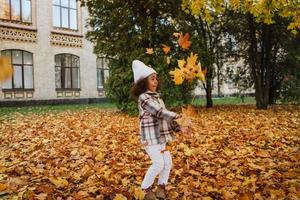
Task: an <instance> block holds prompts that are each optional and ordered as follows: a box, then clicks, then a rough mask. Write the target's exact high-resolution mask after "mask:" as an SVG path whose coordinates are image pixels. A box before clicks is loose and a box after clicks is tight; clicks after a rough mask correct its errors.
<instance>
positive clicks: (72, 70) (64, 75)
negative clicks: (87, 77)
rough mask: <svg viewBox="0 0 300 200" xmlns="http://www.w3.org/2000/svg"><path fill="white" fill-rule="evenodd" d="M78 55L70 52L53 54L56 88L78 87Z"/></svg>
mask: <svg viewBox="0 0 300 200" xmlns="http://www.w3.org/2000/svg"><path fill="white" fill-rule="evenodd" d="M79 65H80V63H79V57H78V56H75V55H72V54H57V55H55V85H56V89H80V78H79Z"/></svg>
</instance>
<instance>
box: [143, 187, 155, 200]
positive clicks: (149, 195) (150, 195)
mask: <svg viewBox="0 0 300 200" xmlns="http://www.w3.org/2000/svg"><path fill="white" fill-rule="evenodd" d="M144 192H145V193H146V195H145V197H144V200H156V196H155V194H154V192H153V191H152V187H149V188H147V189H144Z"/></svg>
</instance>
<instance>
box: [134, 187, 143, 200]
mask: <svg viewBox="0 0 300 200" xmlns="http://www.w3.org/2000/svg"><path fill="white" fill-rule="evenodd" d="M134 197H135V199H138V200H143V199H144V197H145V193H144V191H143V190H142V189H141V188H135V189H134Z"/></svg>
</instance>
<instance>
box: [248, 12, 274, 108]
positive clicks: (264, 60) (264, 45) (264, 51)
mask: <svg viewBox="0 0 300 200" xmlns="http://www.w3.org/2000/svg"><path fill="white" fill-rule="evenodd" d="M248 23H249V31H250V32H249V33H250V47H249V64H250V67H251V69H252V75H253V78H254V86H255V100H256V108H257V109H267V108H268V104H269V91H270V79H271V66H270V65H271V56H270V55H271V51H272V38H271V37H272V27H271V26H270V25H265V24H263V25H262V30H261V31H262V39H261V40H262V41H261V44H260V47H261V49H260V52H258V44H257V38H256V36H257V34H258V33H257V32H256V29H255V25H254V19H253V17H252V16H251V15H250V14H249V16H248Z"/></svg>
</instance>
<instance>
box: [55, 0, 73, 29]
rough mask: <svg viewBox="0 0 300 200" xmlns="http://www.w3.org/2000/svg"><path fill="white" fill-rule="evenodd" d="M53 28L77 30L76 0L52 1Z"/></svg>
mask: <svg viewBox="0 0 300 200" xmlns="http://www.w3.org/2000/svg"><path fill="white" fill-rule="evenodd" d="M52 17H53V26H54V27H59V28H67V29H73V30H77V29H78V28H77V2H76V0H52Z"/></svg>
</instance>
